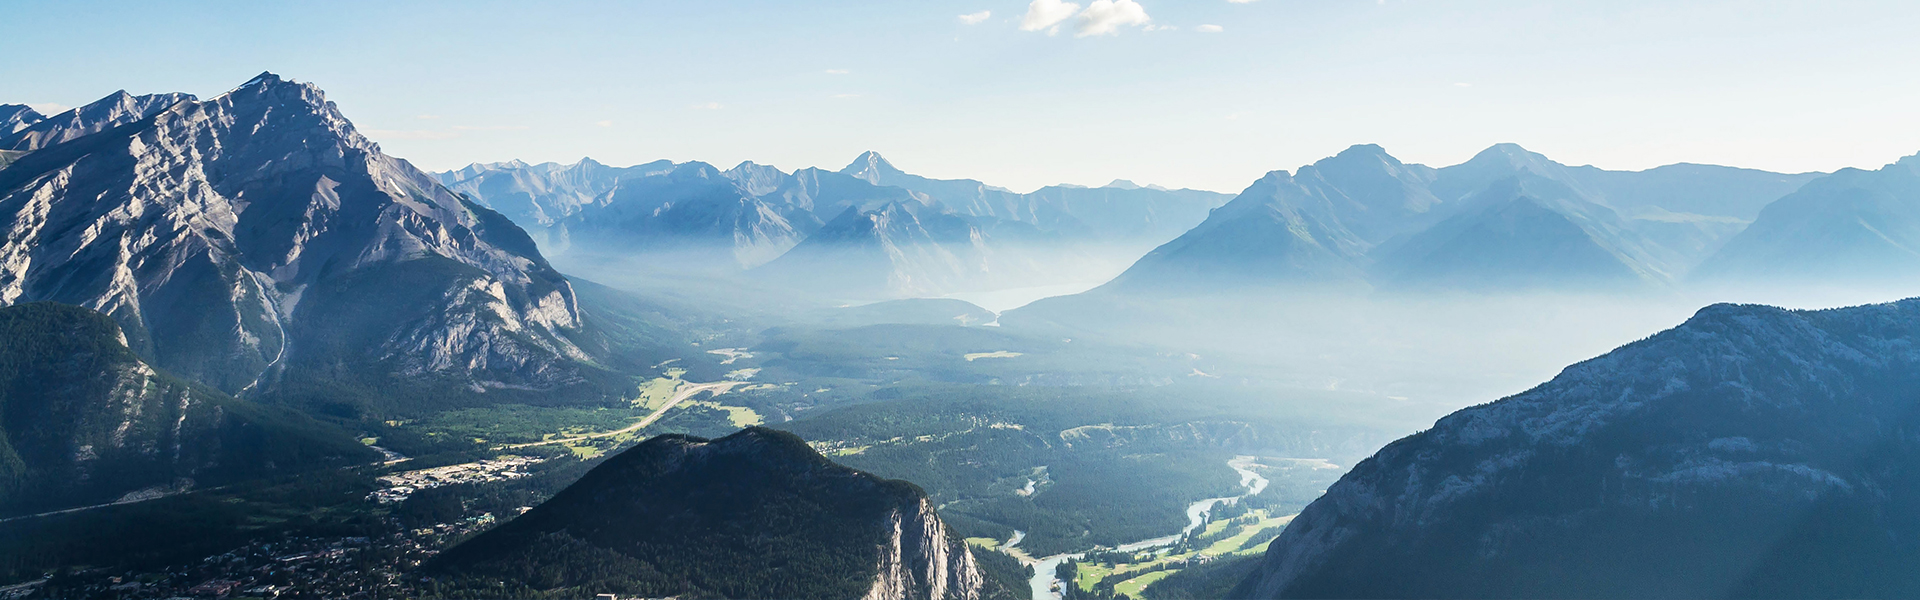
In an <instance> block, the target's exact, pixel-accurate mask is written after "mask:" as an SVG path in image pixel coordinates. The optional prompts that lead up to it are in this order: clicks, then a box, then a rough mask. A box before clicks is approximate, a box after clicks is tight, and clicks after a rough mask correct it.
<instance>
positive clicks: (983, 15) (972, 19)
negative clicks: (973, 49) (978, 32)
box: [960, 10, 993, 25]
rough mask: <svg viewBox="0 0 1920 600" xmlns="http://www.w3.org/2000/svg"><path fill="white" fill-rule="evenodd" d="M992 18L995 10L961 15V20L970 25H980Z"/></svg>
mask: <svg viewBox="0 0 1920 600" xmlns="http://www.w3.org/2000/svg"><path fill="white" fill-rule="evenodd" d="M991 18H993V11H990V10H983V11H980V12H977V13H973V14H970V15H960V22H961V23H965V24H968V25H979V24H981V23H985V22H987V19H991Z"/></svg>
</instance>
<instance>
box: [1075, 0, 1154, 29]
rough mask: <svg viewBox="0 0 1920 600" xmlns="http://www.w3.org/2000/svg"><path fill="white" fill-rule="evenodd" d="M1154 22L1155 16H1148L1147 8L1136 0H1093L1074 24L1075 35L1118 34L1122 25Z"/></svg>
mask: <svg viewBox="0 0 1920 600" xmlns="http://www.w3.org/2000/svg"><path fill="white" fill-rule="evenodd" d="M1152 22H1153V18H1152V17H1148V16H1147V9H1146V8H1144V7H1141V6H1140V3H1139V2H1134V0H1093V2H1091V3H1088V4H1087V10H1086V11H1084V12H1081V13H1080V22H1079V23H1078V24H1076V25H1075V26H1074V32H1073V36H1074V37H1087V36H1091V35H1110V34H1116V33H1119V32H1120V28H1121V27H1126V26H1129V25H1146V24H1148V23H1152Z"/></svg>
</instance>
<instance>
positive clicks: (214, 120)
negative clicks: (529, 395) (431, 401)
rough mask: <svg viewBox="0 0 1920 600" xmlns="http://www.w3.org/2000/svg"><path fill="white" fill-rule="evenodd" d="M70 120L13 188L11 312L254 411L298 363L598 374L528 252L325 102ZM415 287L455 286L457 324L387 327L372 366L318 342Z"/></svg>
mask: <svg viewBox="0 0 1920 600" xmlns="http://www.w3.org/2000/svg"><path fill="white" fill-rule="evenodd" d="M156 107H157V108H156ZM68 115H70V116H71V117H72V118H70V119H64V120H62V119H53V120H49V121H44V122H42V123H40V124H39V125H36V126H35V128H32V129H29V130H28V131H27V132H26V133H32V132H36V131H38V132H45V133H46V135H42V136H40V137H36V138H34V139H37V140H43V141H53V142H54V143H51V144H48V145H45V146H35V147H36V150H34V151H32V152H30V153H28V154H25V155H24V156H22V157H20V158H19V159H17V160H16V161H15V162H13V163H12V164H10V165H8V166H7V168H6V169H5V170H4V171H0V225H3V226H5V227H7V228H8V235H7V237H6V242H5V245H4V246H0V302H7V303H12V302H19V301H25V300H37V299H47V300H55V301H61V302H67V303H73V304H80V305H83V306H87V307H90V308H94V309H97V310H100V311H102V312H105V313H107V314H109V315H112V316H113V317H114V318H115V319H116V320H118V321H120V322H121V324H122V326H123V328H125V329H126V330H127V331H128V333H129V337H130V338H131V339H132V340H133V341H134V344H135V347H136V348H138V349H140V351H141V352H142V353H143V354H146V355H149V356H155V357H156V358H157V359H158V361H159V363H160V364H161V366H163V367H166V368H168V369H170V370H174V371H176V372H180V373H182V374H185V375H188V376H192V377H195V378H199V379H203V380H205V381H208V382H210V383H213V384H215V385H216V386H218V387H220V388H222V389H224V390H226V391H229V392H236V393H237V392H241V391H243V390H247V389H249V388H251V387H253V386H254V384H256V383H258V382H260V381H262V380H263V379H264V378H265V376H266V375H269V373H267V372H266V371H267V370H268V369H270V368H279V367H284V366H286V363H285V361H283V360H282V359H287V360H293V359H298V358H302V357H317V356H319V355H327V354H331V353H333V352H342V351H344V352H349V353H352V354H354V355H359V356H371V357H374V359H375V360H376V361H379V362H382V363H386V364H389V365H391V366H396V367H397V368H399V369H401V370H402V371H405V372H408V373H414V374H428V373H440V374H455V375H456V376H461V377H465V376H469V375H470V374H472V373H476V372H492V373H491V375H482V376H479V378H480V379H481V380H493V379H495V378H500V377H503V378H506V379H509V380H518V381H521V382H522V384H524V383H530V382H531V381H534V380H544V381H547V382H548V383H552V382H554V381H556V379H554V378H556V377H557V378H561V379H564V378H565V377H566V376H564V375H561V374H560V373H558V372H556V371H554V370H553V367H554V366H555V364H556V362H555V361H561V362H564V361H567V360H574V359H580V358H584V355H583V354H582V353H581V352H580V351H579V350H578V349H577V348H576V347H574V346H573V345H572V344H571V343H570V342H568V341H567V340H566V338H565V336H564V335H563V332H564V331H565V330H568V329H570V328H573V327H576V326H577V325H578V323H579V313H578V307H577V306H576V303H575V301H574V299H573V293H572V288H571V286H570V284H568V283H567V282H566V280H565V278H563V277H561V276H560V275H559V274H558V273H557V272H554V271H553V270H552V269H551V267H549V266H548V265H547V263H546V261H545V259H544V258H542V257H541V256H540V254H539V253H538V251H537V250H535V249H533V248H532V244H531V243H530V242H529V243H522V242H520V241H519V240H522V239H524V238H525V234H524V233H522V232H520V231H518V229H517V228H515V227H513V226H512V225H511V224H510V223H508V222H506V221H505V220H504V219H499V218H497V217H496V216H493V213H491V212H490V211H486V210H485V209H480V208H478V207H474V206H470V205H467V204H465V203H463V202H462V201H461V200H460V199H459V198H457V197H455V196H454V195H452V194H451V193H448V192H447V191H446V190H445V188H443V187H441V186H440V185H439V183H438V182H437V181H435V180H434V179H433V178H432V177H430V176H428V175H426V174H425V173H422V172H420V171H419V170H417V169H415V168H413V167H412V166H411V165H409V164H407V163H406V162H405V161H402V160H399V159H395V158H392V157H389V156H386V155H385V154H383V153H381V152H380V149H379V147H378V146H377V145H376V144H374V143H373V142H371V141H370V140H368V139H367V138H365V137H364V136H362V135H361V134H360V133H359V132H358V131H357V130H355V129H354V127H353V125H352V124H351V123H350V122H349V121H348V120H347V119H346V117H345V116H344V115H342V114H341V113H340V111H339V109H338V107H337V106H335V105H334V104H333V103H331V102H329V101H327V100H326V98H325V95H324V93H323V92H321V91H320V89H319V88H317V87H315V86H313V85H312V84H308V83H300V82H293V81H289V80H285V79H283V78H280V77H278V76H274V75H272V74H263V75H261V76H260V77H256V78H255V79H253V80H252V81H250V82H248V83H247V84H246V85H243V86H240V87H237V88H234V89H233V90H232V91H230V92H228V93H225V94H222V95H220V96H218V97H216V98H212V99H209V100H206V101H196V100H192V99H191V98H190V97H187V96H184V95H160V96H154V97H131V96H127V95H125V94H115V95H113V96H109V97H108V98H106V99H103V100H101V101H100V102H96V103H93V104H90V105H88V106H87V107H82V108H80V109H76V110H74V111H70V113H68ZM55 122H60V123H59V124H60V126H59V127H49V126H48V124H49V123H55ZM15 139H21V138H19V136H16V138H15ZM38 143H39V142H36V144H38ZM80 224H86V225H85V226H84V227H83V228H82V229H83V230H84V231H86V232H87V233H86V234H84V235H64V234H62V233H61V232H63V231H69V228H71V227H76V226H79V225H80ZM423 261H425V262H423ZM440 261H444V262H440ZM430 264H431V265H444V266H428V265H430ZM403 265H404V267H403ZM406 269H426V270H427V271H430V272H432V273H434V275H432V276H430V277H425V279H423V280H421V279H418V278H421V277H423V276H424V274H419V273H416V274H414V275H411V276H407V277H411V278H416V279H417V280H416V281H413V282H411V283H410V284H408V285H411V286H413V290H414V291H429V290H435V289H436V286H444V287H439V288H438V291H437V292H434V293H436V294H437V298H436V301H435V302H434V304H438V305H439V306H438V307H435V306H432V305H419V306H411V307H408V308H407V309H405V310H404V311H402V312H403V313H411V314H410V315H407V316H411V317H412V318H409V319H404V320H403V321H402V322H391V321H388V322H382V323H379V324H374V323H368V324H367V325H368V326H369V327H372V328H373V329H372V330H371V331H366V332H355V333H356V334H366V335H369V336H371V337H370V339H365V340H364V341H356V342H352V343H350V344H349V346H358V345H359V344H362V343H364V344H370V345H371V346H372V347H371V348H365V347H346V346H340V345H339V344H338V342H341V341H342V340H341V336H340V335H339V333H338V332H335V333H331V334H329V333H327V329H328V328H329V327H331V326H337V325H338V324H337V323H335V324H332V325H328V326H323V325H321V324H320V323H317V322H312V325H308V323H309V322H310V321H308V320H307V318H308V317H321V316H323V315H324V316H329V317H336V318H337V317H341V316H343V315H346V314H359V313H362V312H364V311H363V310H362V309H359V308H356V307H354V306H353V305H352V304H353V303H354V302H355V300H353V299H352V298H351V296H352V295H353V294H354V292H353V290H356V289H358V290H361V292H366V291H370V290H368V289H367V288H366V286H374V287H381V286H385V285H397V284H399V282H398V281H395V280H394V279H393V278H396V277H402V276H401V275H400V273H399V271H401V270H406ZM382 282H386V283H382ZM416 311H418V312H416ZM394 316H395V317H400V316H403V315H394ZM376 320H378V319H376ZM403 323H404V324H403ZM374 331H378V332H379V333H377V334H375V333H374ZM303 337H305V338H309V339H313V340H315V343H316V344H319V345H310V346H308V347H305V348H302V347H301V346H302V344H301V338H303ZM321 339H325V340H328V342H326V343H321V342H318V340H321ZM189 340H193V341H189ZM209 341H211V342H212V343H209ZM509 372H518V373H519V374H518V375H508V373H509Z"/></svg>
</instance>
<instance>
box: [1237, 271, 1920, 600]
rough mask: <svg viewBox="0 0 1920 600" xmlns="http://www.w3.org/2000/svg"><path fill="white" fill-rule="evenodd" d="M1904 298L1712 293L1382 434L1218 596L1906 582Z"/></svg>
mask: <svg viewBox="0 0 1920 600" xmlns="http://www.w3.org/2000/svg"><path fill="white" fill-rule="evenodd" d="M1917 342H1920V300H1907V301H1902V302H1898V303H1893V304H1884V305H1873V306H1862V307H1857V308H1845V309H1832V310H1821V311H1789V310H1783V309H1778V308H1771V307H1764V306H1751V305H1744V306H1740V305H1716V306H1711V307H1708V308H1706V309H1703V310H1701V311H1700V312H1699V314H1697V315H1696V316H1695V317H1693V318H1692V319H1690V320H1688V321H1687V322H1686V323H1685V324H1683V325H1681V326H1679V327H1677V328H1674V329H1672V330H1669V331H1666V332H1663V333H1660V334H1658V335H1655V336H1653V337H1651V338H1648V339H1646V340H1643V341H1640V342H1636V343H1633V344H1630V345H1627V346H1625V347H1622V348H1620V349H1618V350H1616V351H1614V352H1612V353H1609V354H1607V355H1605V356H1602V357H1599V358H1596V359H1593V360H1589V361H1586V362H1583V363H1580V364H1577V365H1574V366H1571V367H1568V368H1567V369H1566V370H1565V371H1564V372H1562V373H1561V374H1560V376H1559V377H1556V378H1554V379H1553V381H1550V382H1548V383H1546V384H1544V385H1541V386H1539V387H1537V388H1534V389H1532V390H1529V391H1527V392H1525V393H1522V394H1519V395H1517V396H1513V397H1511V398H1507V399H1503V400H1500V401H1498V402H1493V403H1490V404H1486V405H1482V406H1478V407H1474V408H1469V409H1465V410H1462V411H1459V412H1457V413H1454V414H1453V415H1451V416H1448V417H1446V418H1444V419H1441V420H1440V421H1439V422H1438V423H1436V424H1435V425H1434V426H1433V428H1432V429H1429V430H1427V431H1425V432H1422V433H1419V434H1415V435H1413V436H1411V437H1408V438H1405V439H1402V440H1400V441H1397V442H1394V443H1392V444H1389V445H1388V446H1387V447H1386V448H1385V449H1383V450H1381V451H1380V452H1379V453H1377V454H1375V455H1374V456H1373V457H1372V458H1370V459H1367V460H1366V461H1364V462H1362V463H1360V464H1359V466H1357V467H1355V468H1354V470H1353V471H1352V472H1351V473H1349V474H1348V475H1347V476H1346V477H1344V478H1342V479H1341V481H1340V482H1339V483H1337V484H1335V485H1334V486H1332V487H1331V488H1329V489H1328V490H1327V494H1326V495H1325V496H1324V497H1322V498H1321V499H1320V500H1318V501H1315V502H1314V503H1313V504H1312V505H1311V506H1310V507H1308V508H1307V509H1306V510H1305V511H1304V512H1302V513H1301V515H1300V517H1299V518H1297V519H1295V520H1294V521H1293V523H1292V524H1291V525H1290V526H1288V528H1287V530H1286V531H1285V532H1284V533H1283V534H1282V535H1281V537H1280V538H1279V539H1277V540H1276V541H1275V542H1274V543H1273V544H1272V545H1271V547H1270V548H1269V550H1268V552H1267V556H1266V559H1265V565H1264V566H1263V567H1262V568H1261V569H1260V570H1259V571H1258V572H1256V574H1255V575H1254V576H1253V577H1252V578H1250V579H1248V580H1247V581H1246V582H1245V583H1244V584H1243V585H1242V586H1241V587H1240V588H1239V590H1238V593H1237V594H1236V595H1235V597H1250V598H1273V597H1312V598H1322V597H1356V598H1357V597H1535V598H1549V597H1557V598H1568V597H1636V598H1708V597H1904V596H1912V595H1914V594H1916V593H1920V576H1916V574H1915V572H1914V571H1913V570H1912V569H1908V568H1905V567H1904V565H1911V564H1913V563H1914V561H1915V560H1917V559H1920V543H1916V541H1915V540H1920V519H1915V518H1914V517H1913V515H1915V514H1917V513H1920V510H1917V509H1920V469H1916V468H1915V467H1914V465H1916V464H1920V443H1916V441H1915V439H1914V434H1913V432H1914V431H1916V430H1920V410H1917V409H1916V405H1915V397H1914V390H1916V389H1920V353H1915V352H1914V351H1913V350H1912V348H1913V347H1914V345H1915V344H1916V343H1917Z"/></svg>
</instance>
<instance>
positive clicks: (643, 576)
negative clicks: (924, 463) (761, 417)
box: [428, 427, 1010, 600]
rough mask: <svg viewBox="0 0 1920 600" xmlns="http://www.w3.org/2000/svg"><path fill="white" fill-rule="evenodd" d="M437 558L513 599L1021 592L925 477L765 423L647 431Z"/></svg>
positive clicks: (473, 583) (453, 577) (444, 570)
mask: <svg viewBox="0 0 1920 600" xmlns="http://www.w3.org/2000/svg"><path fill="white" fill-rule="evenodd" d="M428 568H429V569H430V570H431V571H432V572H436V573H439V576H440V577H441V578H442V580H443V582H444V585H447V586H450V587H452V588H454V589H469V590H474V591H476V592H480V593H489V594H498V595H503V596H513V595H525V594H528V593H538V594H552V593H562V592H565V593H576V592H577V593H585V592H586V591H589V590H593V591H603V592H615V593H620V594H623V595H625V594H636V595H642V596H666V595H675V596H679V597H682V598H870V599H874V600H880V599H908V598H913V599H975V598H986V597H995V596H998V597H1010V596H1006V594H1007V591H1006V590H999V589H997V588H993V589H989V588H990V586H989V584H987V583H986V581H985V579H984V578H983V576H982V574H981V572H980V569H979V567H978V565H977V564H976V563H975V562H974V559H973V555H972V554H971V553H970V552H969V551H968V550H967V547H966V544H965V543H963V542H961V541H960V540H959V539H958V538H956V537H955V536H953V535H952V534H951V533H950V532H949V531H948V529H947V527H946V526H945V525H944V524H943V523H942V522H941V521H940V518H939V517H938V516H937V515H935V514H934V511H933V507H932V506H931V505H930V504H929V502H928V501H927V498H926V495H925V493H923V492H921V491H920V490H919V489H918V488H916V487H914V486H913V485H912V484H908V483H905V482H901V481H888V480H884V479H880V478H879V477H875V476H873V475H868V474H866V473H862V472H859V471H855V470H853V469H849V468H846V467H842V466H840V465H836V464H834V463H832V462H830V461H828V460H827V459H825V458H823V457H821V456H820V455H819V454H818V453H816V452H814V451H813V449H812V448H810V447H808V446H807V444H806V443H805V442H803V441H801V440H800V439H799V438H797V437H795V436H793V435H792V434H789V433H784V432H779V431H774V430H769V429H761V428H757V427H755V428H748V429H747V430H745V431H742V432H740V433H737V434H734V435H730V436H727V437H725V438H720V439H717V440H705V439H700V438H693V437H684V436H661V437H657V438H654V439H651V440H648V441H646V442H645V443H642V444H640V445H639V446H636V447H634V448H633V449H631V450H628V451H626V452H623V453H621V454H620V455H618V456H615V457H613V458H610V459H608V460H607V462H606V463H604V464H602V465H600V466H599V467H596V468H595V469H594V470H593V471H591V472H589V473H588V474H587V475H586V476H585V477H582V478H581V479H580V481H579V482H576V483H575V484H573V485H572V486H569V487H568V488H567V489H565V490H562V491H561V492H560V493H559V494H557V495H555V496H554V498H553V499H552V500H550V501H548V502H546V503H544V504H542V505H540V506H538V507H535V508H534V509H533V510H532V511H529V512H528V513H527V514H525V515H522V516H520V517H519V518H516V519H514V520H513V521H511V522H508V523H506V524H505V525H501V526H500V527H499V528H496V529H494V530H492V531H489V532H487V533H485V534H482V535H481V536H479V537H477V538H474V539H473V540H471V541H468V542H466V543H464V544H461V545H460V546H457V547H455V548H453V549H450V550H448V551H447V552H445V553H443V554H442V555H441V556H440V557H438V558H437V559H436V560H435V562H434V563H432V564H430V565H429V566H428Z"/></svg>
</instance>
